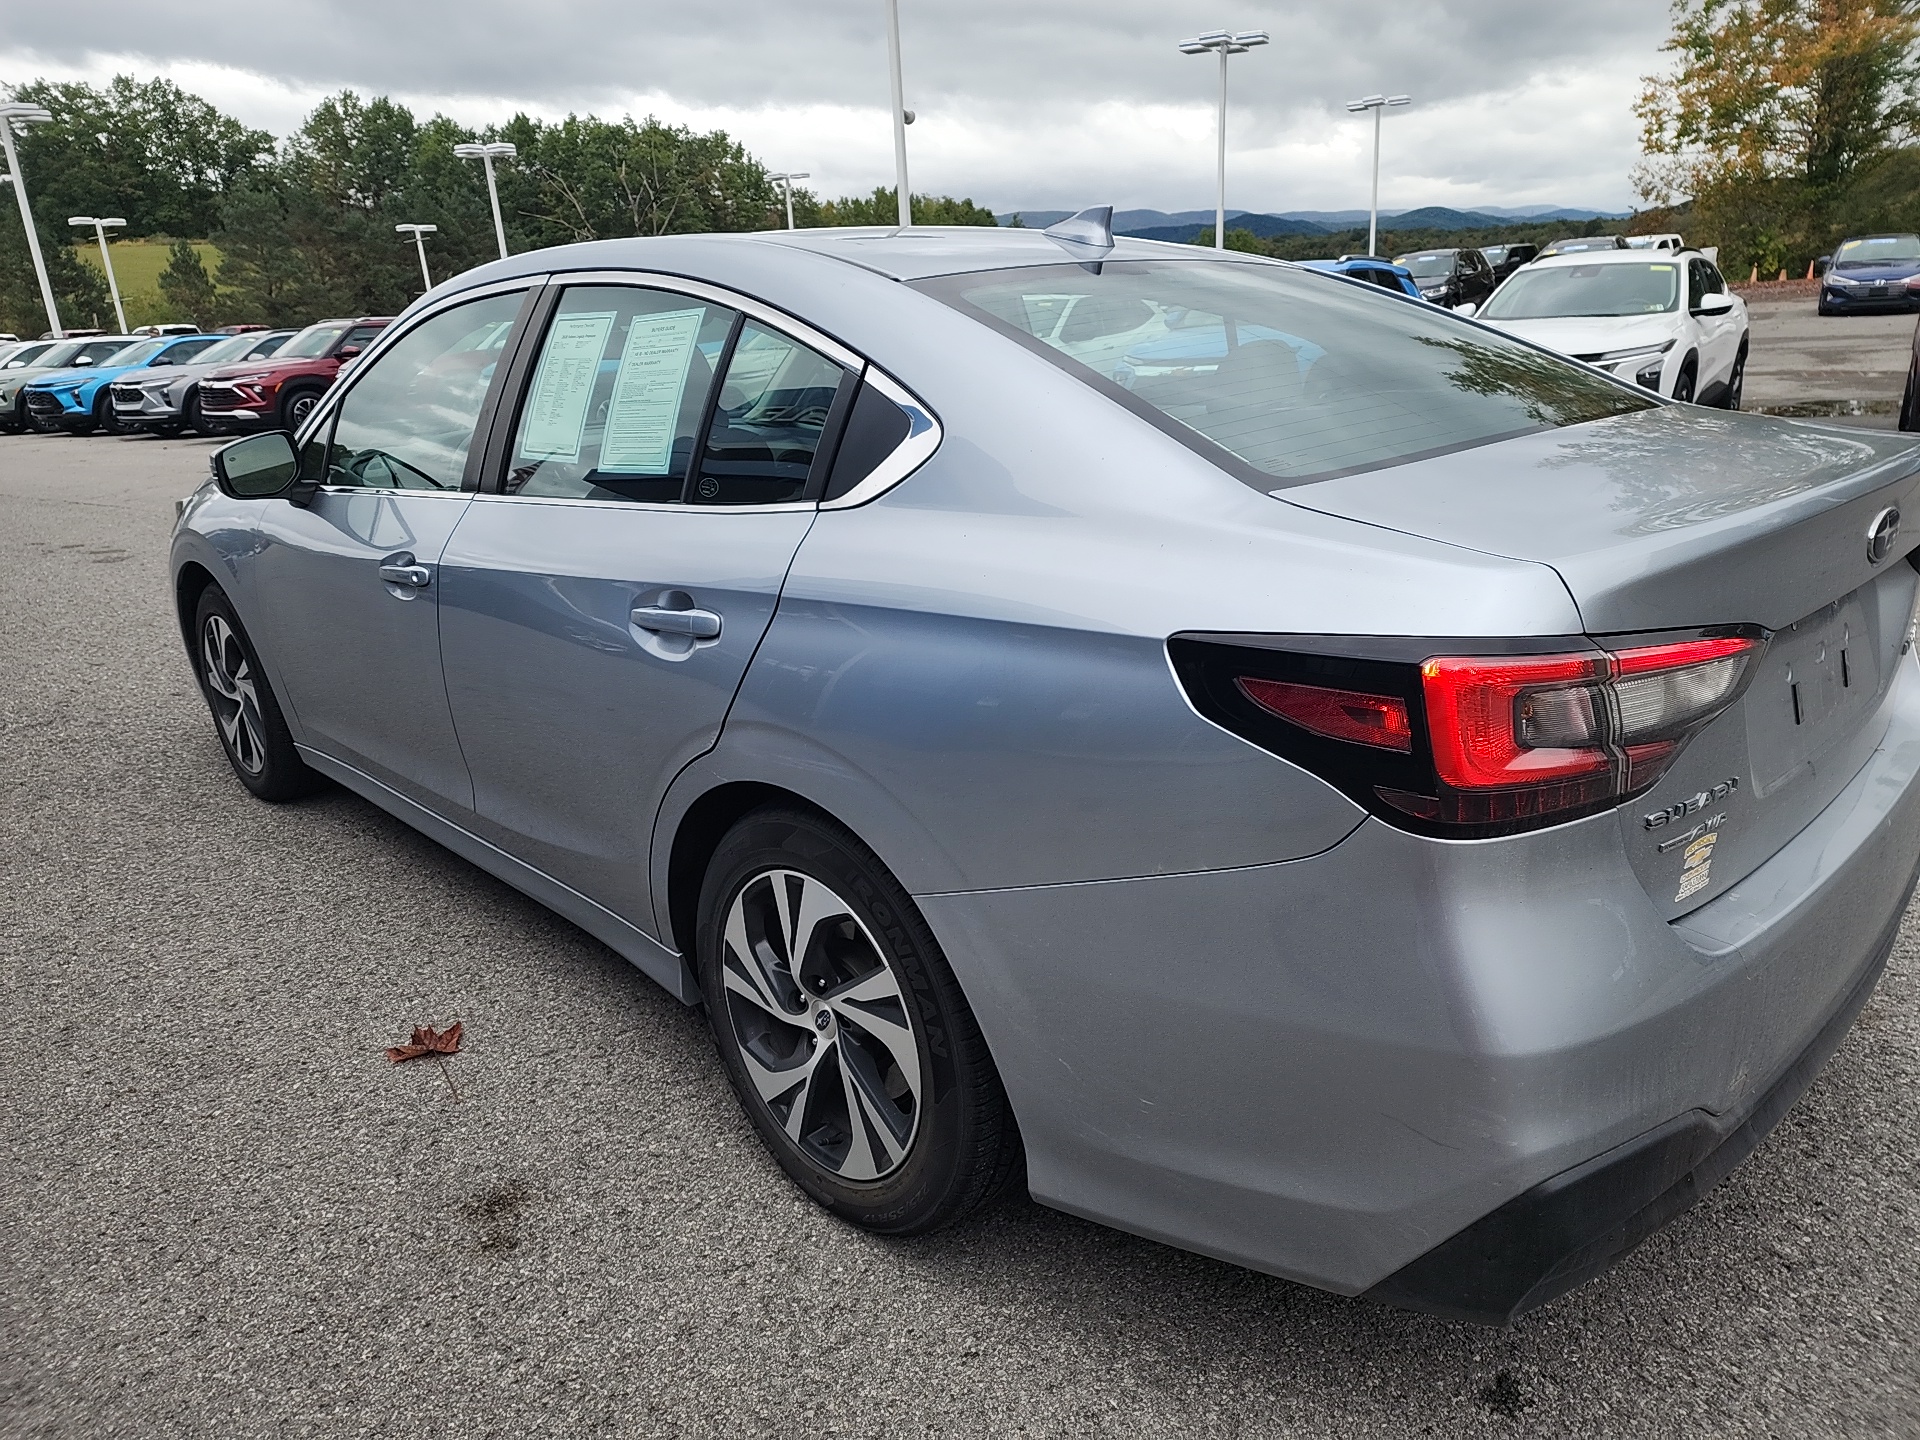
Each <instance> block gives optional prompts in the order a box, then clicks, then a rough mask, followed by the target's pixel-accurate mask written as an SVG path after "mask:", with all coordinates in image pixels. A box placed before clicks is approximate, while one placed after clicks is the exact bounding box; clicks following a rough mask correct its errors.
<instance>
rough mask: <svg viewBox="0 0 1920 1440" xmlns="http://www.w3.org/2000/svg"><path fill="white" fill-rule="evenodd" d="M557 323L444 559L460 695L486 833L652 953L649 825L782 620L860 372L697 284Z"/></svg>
mask: <svg viewBox="0 0 1920 1440" xmlns="http://www.w3.org/2000/svg"><path fill="white" fill-rule="evenodd" d="M544 308H545V309H546V310H547V311H548V312H549V313H547V314H546V315H545V316H543V317H542V318H540V319H538V320H536V322H535V323H536V327H537V333H539V335H540V339H539V343H538V344H537V345H529V346H526V347H523V353H524V356H525V359H524V362H523V363H520V364H517V365H516V369H518V370H519V371H521V372H522V374H523V375H524V377H525V378H524V379H523V380H521V381H518V382H516V384H515V386H514V389H513V391H512V392H511V393H512V394H513V395H514V396H515V397H517V400H518V403H517V404H515V405H503V407H502V410H501V414H500V418H499V420H498V421H497V422H496V424H495V426H494V432H493V441H492V443H491V444H490V446H489V456H490V458H489V460H488V464H487V471H488V473H487V476H486V479H485V483H484V484H483V485H482V487H481V491H482V493H481V494H479V495H478V496H477V497H476V498H475V499H474V501H473V504H472V505H471V507H469V508H468V509H467V511H466V513H465V515H464V516H463V517H462V518H461V521H460V524H459V527H458V529H456V530H455V531H454V533H453V537H452V540H451V541H450V543H449V544H448V546H447V548H446V552H445V554H444V556H443V557H442V559H441V563H440V571H439V574H440V578H441V588H440V635H441V647H442V653H443V656H444V662H445V670H446V681H447V695H448V698H449V701H450V703H451V706H452V712H453V721H454V725H455V726H456V728H457V731H458V734H459V739H460V746H461V749H462V751H463V753H464V754H465V756H466V760H467V764H468V766H469V767H470V770H471V773H472V776H473V786H474V807H475V812H476V813H475V817H474V823H475V826H476V828H477V829H478V831H479V833H480V834H481V835H483V836H484V837H486V838H488V839H489V840H491V841H492V842H493V843H495V844H498V845H500V846H501V847H502V848H503V849H506V850H508V851H509V852H510V853H513V854H515V855H517V856H519V857H520V858H521V859H523V860H525V861H526V862H527V863H529V864H531V865H533V866H535V867H536V868H538V869H540V870H541V871H543V872H545V873H546V874H547V875H549V876H551V877H552V878H554V879H556V880H559V881H560V882H561V883H563V884H565V885H567V886H569V887H571V888H572V889H574V890H576V891H578V892H579V893H581V894H583V895H586V896H587V897H589V898H590V899H592V900H594V901H596V902H597V903H599V904H601V905H603V906H605V907H606V908H608V909H610V910H612V911H613V912H614V913H616V914H618V915H620V916H621V917H623V918H624V919H626V920H628V921H629V922H631V923H633V924H635V925H638V926H640V927H641V928H642V929H644V930H646V931H648V932H649V933H651V932H653V931H654V929H655V926H654V921H653V911H652V905H651V900H650V892H649V884H648V861H649V851H650V848H651V837H652V830H653V822H654V817H655V815H656V814H657V813H658V811H659V808H660V802H661V798H662V796H663V794H664V792H665V790H666V787H667V785H668V784H669V783H670V782H671V781H672V779H673V777H674V776H675V775H676V774H677V773H678V772H679V771H680V770H681V769H682V768H683V767H684V766H685V765H686V764H687V763H688V762H689V761H690V760H692V759H694V758H695V757H696V756H698V755H699V754H701V753H702V752H703V751H705V750H707V749H709V748H710V747H711V746H712V745H713V743H714V742H715V740H716V738H717V737H718V735H719V731H720V726H721V722H722V721H723V720H724V719H725V717H726V713H727V709H728V707H729V706H730V705H731V704H732V701H733V697H734V693H735V691H736V690H737V689H738V688H739V685H740V681H741V678H742V676H743V675H744V674H745V672H746V667H747V662H748V661H749V660H750V659H751V658H752V656H753V653H754V649H755V647H756V646H757V645H758V644H759V643H760V638H761V636H762V635H763V634H764V633H765V632H766V628H767V625H768V623H769V622H770V620H771V619H772V616H773V610H774V606H775V603H776V602H777V600H778V598H779V594H780V588H781V586H782V584H783V583H784V582H785V578H786V574H787V569H788V567H789V565H790V563H791V562H792V559H793V556H794V552H795V551H796V550H797V549H798V548H799V545H800V541H801V539H802V538H803V537H804V536H805V534H806V532H807V528H808V526H809V525H810V524H811V523H812V521H813V517H814V512H815V508H816V506H815V503H814V502H813V500H812V499H811V498H808V497H810V496H811V495H813V494H815V493H817V487H818V485H819V483H820V482H822V481H823V480H824V467H825V465H826V464H827V463H829V461H830V460H831V456H830V455H828V454H827V453H826V448H827V447H825V446H823V445H822V443H821V440H822V436H823V435H831V434H832V433H833V428H834V426H835V425H837V422H838V416H839V414H840V413H841V412H842V411H843V410H844V409H845V406H846V404H847V403H848V401H849V398H850V396H851V393H852V390H853V387H854V385H855V383H857V374H858V369H859V363H860V362H859V361H858V359H857V358H856V357H854V356H852V355H850V354H848V353H847V352H845V351H844V350H842V349H841V348H840V347H839V346H838V345H836V344H834V343H833V342H832V341H831V340H828V339H827V338H825V337H823V336H819V335H816V334H814V333H813V332H811V331H808V330H806V329H805V327H803V326H799V325H797V324H796V323H795V322H793V321H791V320H790V319H787V318H785V317H783V316H778V315H775V314H774V313H772V312H769V311H766V310H764V309H762V308H761V307H757V306H755V305H754V304H753V303H752V302H750V301H746V300H743V299H741V298H739V297H735V296H732V295H729V294H726V293H724V292H720V291H716V290H711V289H708V288H706V287H702V286H699V285H696V284H694V283H693V282H687V281H677V280H668V279H659V280H651V279H649V280H645V281H641V280H636V279H635V277H633V276H631V275H618V276H581V277H574V278H573V279H572V280H571V281H570V282H568V283H566V284H564V285H560V284H556V286H555V287H554V289H553V290H552V291H550V292H549V299H548V302H547V303H546V305H545V307H544ZM716 376H717V377H719V379H718V383H716Z"/></svg>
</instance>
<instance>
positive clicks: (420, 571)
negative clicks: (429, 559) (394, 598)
mask: <svg viewBox="0 0 1920 1440" xmlns="http://www.w3.org/2000/svg"><path fill="white" fill-rule="evenodd" d="M380 578H381V579H382V580H384V581H386V582H387V583H388V584H389V585H410V586H412V587H413V588H414V589H415V590H421V589H424V588H426V587H427V586H428V585H431V584H432V583H433V572H432V571H431V570H429V569H428V568H427V567H426V566H424V565H382V566H381V567H380Z"/></svg>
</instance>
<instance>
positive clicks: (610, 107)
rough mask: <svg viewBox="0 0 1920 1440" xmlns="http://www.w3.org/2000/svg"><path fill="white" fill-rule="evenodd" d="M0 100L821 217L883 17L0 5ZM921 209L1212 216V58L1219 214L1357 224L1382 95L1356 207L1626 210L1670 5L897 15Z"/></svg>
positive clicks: (719, 9)
mask: <svg viewBox="0 0 1920 1440" xmlns="http://www.w3.org/2000/svg"><path fill="white" fill-rule="evenodd" d="M6 8H7V12H8V13H7V19H6V24H5V28H4V31H3V32H0V83H5V84H18V83H20V82H21V81H24V80H28V79H32V78H34V77H36V76H47V77H50V78H56V79H83V80H93V81H101V80H104V79H106V78H107V77H109V76H111V75H113V74H114V73H116V72H131V73H134V74H136V75H140V76H142V77H145V76H150V75H154V74H162V75H167V76H170V77H171V78H173V79H174V80H176V81H177V82H178V83H180V84H181V85H183V86H185V87H186V88H187V89H190V90H194V91H197V92H198V93H200V94H202V95H205V96H206V97H207V98H208V99H210V100H212V101H214V102H215V103H216V104H218V105H219V106H221V107H222V108H223V109H225V110H228V111H230V112H232V113H234V114H236V115H238V116H239V117H240V118H241V119H242V120H245V121H247V122H248V123H250V124H254V125H258V126H260V127H262V128H264V129H268V130H271V131H273V132H274V133H275V134H279V135H284V134H286V133H287V132H288V131H289V130H290V129H292V128H294V127H295V126H297V125H298V123H299V121H300V118H301V117H302V116H303V115H304V114H305V113H306V112H307V110H308V109H310V108H311V106H312V105H313V103H314V101H315V100H317V99H318V98H319V97H321V96H323V95H325V94H328V93H330V92H333V91H336V90H340V89H343V88H352V89H355V90H358V91H360V92H361V93H363V94H379V93H385V94H390V95H393V96H395V97H396V98H398V99H403V100H405V101H406V102H407V103H408V104H410V105H412V106H413V107H414V108H415V109H416V110H417V111H419V112H421V113H423V114H424V113H428V112H431V111H433V110H436V109H437V110H443V111H445V112H446V113H448V114H450V115H454V116H456V117H458V118H460V119H462V120H466V121H469V122H472V123H476V124H483V123H486V122H488V121H490V120H496V119H501V118H505V117H506V116H508V115H510V114H511V113H512V112H513V111H515V110H525V111H527V112H528V113H530V114H534V115H539V116H545V117H553V118H557V117H559V116H562V115H565V114H566V113H567V112H568V111H578V112H582V113H585V112H588V111H594V112H597V113H599V114H602V115H607V116H617V115H619V114H621V113H623V112H630V113H632V114H633V115H635V116H643V115H646V114H649V113H651V114H654V115H658V116H660V117H661V118H662V119H667V120H672V121H675V122H680V123H684V124H688V125H692V126H695V127H697V128H701V129H707V128H712V127H716V126H717V127H721V128H724V129H726V130H727V131H729V132H730V133H732V134H733V135H735V136H737V137H738V138H739V139H740V140H742V141H743V142H745V144H746V145H747V147H748V148H749V149H750V150H751V151H752V152H753V153H754V154H755V155H757V156H758V157H759V158H760V159H762V160H764V161H765V162H766V163H767V164H768V165H769V166H772V167H773V168H776V169H792V170H804V171H809V172H811V174H812V176H813V179H812V180H811V181H809V182H808V183H809V184H811V185H812V186H813V188H814V189H816V190H817V191H819V192H821V193H823V194H826V195H836V194H842V193H848V192H854V191H864V190H869V189H871V188H872V187H873V186H875V185H883V184H891V183H892V180H893V161H892V141H891V137H890V135H889V133H888V130H887V66H886V31H885V10H884V4H883V0H801V3H794V0H730V3H727V4H714V3H689V0H573V3H567V0H546V3H528V0H513V3H510V0H460V3H458V4H453V3H448V0H384V3H364V0H361V3H350V0H302V3H300V4H298V5H287V4H267V5H262V6H252V7H249V6H247V5H244V4H242V5H239V6H236V5H235V4H234V3H232V0H222V3H219V4H212V3H203V0H169V3H166V4H159V3H153V0H140V3H113V0H66V3H61V4H46V3H27V0H17V3H14V4H10V5H8V6H7V7H6ZM900 9H901V28H902V32H903V50H904V52H905V57H906V58H905V70H906V87H907V104H908V106H909V108H911V109H913V110H915V111H916V112H918V120H917V122H916V123H915V124H914V126H913V127H912V128H911V129H910V130H909V131H908V132H907V136H908V150H909V163H910V166H911V178H912V184H913V188H914V189H915V190H916V191H931V192H934V193H942V194H952V195H966V196H971V197H972V198H973V199H975V200H977V201H978V202H980V203H981V204H984V205H989V206H991V207H992V208H993V209H995V210H998V211H1006V210H1009V209H1015V208H1020V207H1027V208H1042V207H1047V208H1078V207H1080V206H1082V205H1094V204H1103V203H1112V204H1114V205H1116V206H1120V207H1127V206H1136V205H1140V206H1152V207H1155V208H1159V209H1165V210H1179V209H1197V208H1202V207H1210V206H1211V205H1212V203H1213V151H1212V145H1213V123H1214V118H1213V117H1214V111H1213V105H1214V96H1215V87H1216V79H1217V71H1216V65H1217V62H1216V61H1215V60H1213V59H1212V57H1200V58H1196V57H1190V56H1185V55H1182V54H1180V53H1179V52H1178V50H1177V49H1176V48H1175V47H1176V44H1177V42H1178V41H1180V40H1181V39H1182V38H1184V37H1186V36H1189V35H1193V34H1197V33H1199V32H1201V31H1204V30H1211V29H1223V28H1231V29H1236V30H1246V29H1267V30H1270V31H1271V32H1272V33H1273V43H1272V44H1271V45H1269V46H1268V47H1266V48H1265V49H1261V50H1255V51H1253V52H1252V53H1250V54H1248V55H1245V56H1240V57H1236V58H1235V59H1234V60H1233V61H1232V78H1231V81H1230V85H1231V97H1230V111H1231V114H1230V120H1229V125H1228V143H1229V158H1228V169H1229V174H1228V197H1227V198H1228V204H1229V205H1230V206H1232V207H1234V208H1239V209H1248V210H1296V209H1346V208H1352V207H1364V206H1365V205H1366V203H1367V184H1368V174H1367V166H1368V160H1369V151H1370V145H1371V140H1372V130H1371V126H1370V123H1369V122H1368V121H1367V120H1366V119H1365V118H1363V117H1356V116H1349V115H1348V114H1346V113H1345V111H1344V109H1343V104H1344V102H1345V101H1347V100H1351V99H1354V98H1356V97H1358V96H1361V95H1364V94H1367V93H1369V92H1373V91H1388V92H1393V91H1404V92H1410V93H1411V94H1412V95H1413V97H1414V104H1413V106H1412V108H1410V109H1408V110H1404V111H1400V112H1397V113H1393V114H1390V116H1389V118H1388V119H1387V121H1386V141H1385V146H1384V150H1383V156H1382V161H1381V171H1382V174H1381V204H1382V206H1383V207H1384V208H1388V209H1404V208H1408V207H1412V206H1418V205H1455V206H1463V207H1465V206H1471V205H1474V204H1490V205H1531V204H1557V205H1583V206H1595V207H1606V208H1625V207H1626V206H1627V205H1629V204H1630V203H1631V201H1632V198H1633V192H1632V187H1631V186H1630V184H1629V182H1628V178H1627V177H1628V171H1629V169H1630V167H1631V166H1632V164H1633V162H1634V159H1635V157H1636V155H1637V154H1638V148H1639V147H1638V138H1637V132H1636V129H1635V126H1634V122H1633V115H1632V110H1631V106H1632V103H1633V99H1634V96H1635V95H1636V93H1637V92H1638V89H1639V77H1640V76H1642V75H1644V74H1647V73H1648V72H1650V71H1652V70H1655V69H1656V68H1658V67H1659V62H1660V59H1661V57H1660V55H1659V54H1658V48H1659V45H1660V43H1661V41H1662V39H1663V38H1664V36H1665V33H1666V20H1667V3H1666V0H1591V3H1575V4H1567V3H1564V0H1399V3H1394V4H1380V5H1368V4H1356V3H1352V0H1343V3H1332V0H1289V3H1287V4H1276V3H1270V0H900Z"/></svg>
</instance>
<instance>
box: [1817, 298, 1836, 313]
mask: <svg viewBox="0 0 1920 1440" xmlns="http://www.w3.org/2000/svg"><path fill="white" fill-rule="evenodd" d="M1817 308H1818V309H1819V312H1820V313H1821V314H1822V315H1832V314H1833V313H1834V310H1833V307H1832V306H1830V305H1828V304H1827V302H1826V301H1824V300H1822V301H1821V302H1820V304H1819V306H1818V307H1817Z"/></svg>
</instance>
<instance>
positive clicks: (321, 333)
mask: <svg viewBox="0 0 1920 1440" xmlns="http://www.w3.org/2000/svg"><path fill="white" fill-rule="evenodd" d="M346 333H347V327H346V326H344V325H326V324H321V325H309V326H308V327H307V328H306V329H304V330H302V331H301V332H300V333H299V334H298V335H296V336H294V337H293V338H292V339H291V340H289V341H287V343H286V344H285V345H283V346H281V347H280V349H279V351H278V352H277V353H276V354H275V355H274V357H273V358H274V359H276V360H311V359H313V358H314V357H315V356H317V355H324V354H326V353H327V351H329V350H331V349H332V348H333V346H334V342H335V341H336V340H338V339H339V338H340V337H341V336H342V335H344V334H346Z"/></svg>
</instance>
